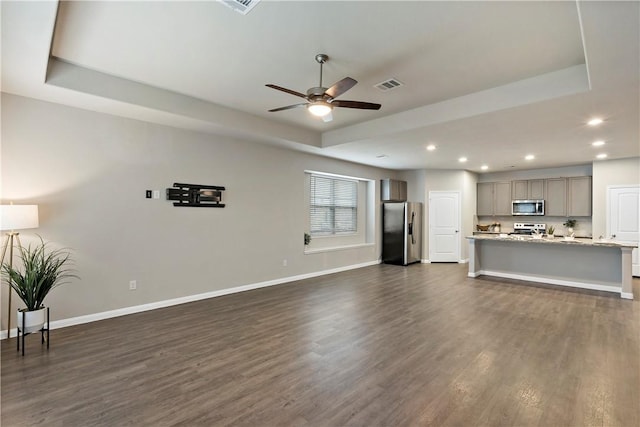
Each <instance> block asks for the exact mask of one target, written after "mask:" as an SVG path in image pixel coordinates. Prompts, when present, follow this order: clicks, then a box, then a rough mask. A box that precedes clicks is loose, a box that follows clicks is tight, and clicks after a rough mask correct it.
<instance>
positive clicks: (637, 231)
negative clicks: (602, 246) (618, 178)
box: [607, 186, 640, 276]
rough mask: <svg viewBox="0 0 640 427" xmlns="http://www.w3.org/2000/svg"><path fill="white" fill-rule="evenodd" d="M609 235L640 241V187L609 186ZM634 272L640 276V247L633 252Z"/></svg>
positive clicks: (634, 241)
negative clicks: (639, 255) (639, 253)
mask: <svg viewBox="0 0 640 427" xmlns="http://www.w3.org/2000/svg"><path fill="white" fill-rule="evenodd" d="M607 200H608V201H609V206H608V209H607V237H609V236H610V237H613V238H614V239H615V240H616V241H620V242H626V243H635V244H638V242H639V241H640V187H638V186H633V187H609V188H608V189H607ZM632 263H633V266H632V274H633V275H634V276H640V260H639V259H638V249H637V248H636V249H634V250H633V253H632Z"/></svg>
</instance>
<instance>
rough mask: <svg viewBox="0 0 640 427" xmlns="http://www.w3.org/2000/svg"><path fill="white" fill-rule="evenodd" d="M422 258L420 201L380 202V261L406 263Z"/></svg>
mask: <svg viewBox="0 0 640 427" xmlns="http://www.w3.org/2000/svg"><path fill="white" fill-rule="evenodd" d="M421 258H422V203H416V202H398V203H383V204H382V262H384V263H386V264H398V265H408V264H411V263H414V262H420V261H421Z"/></svg>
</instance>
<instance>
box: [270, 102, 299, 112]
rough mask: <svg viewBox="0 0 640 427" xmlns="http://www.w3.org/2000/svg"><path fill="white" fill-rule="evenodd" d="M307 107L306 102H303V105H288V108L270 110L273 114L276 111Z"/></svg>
mask: <svg viewBox="0 0 640 427" xmlns="http://www.w3.org/2000/svg"><path fill="white" fill-rule="evenodd" d="M305 105H308V104H307V103H306V102H303V103H302V104H293V105H287V106H286V107H280V108H274V109H273V110H269V112H270V113H273V112H276V111H283V110H291V109H292V108H298V107H304V106H305Z"/></svg>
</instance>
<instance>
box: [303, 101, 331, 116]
mask: <svg viewBox="0 0 640 427" xmlns="http://www.w3.org/2000/svg"><path fill="white" fill-rule="evenodd" d="M307 110H309V112H310V113H311V114H313V115H314V116H317V117H324V116H326V115H327V114H329V113H330V112H331V110H333V107H332V106H331V105H330V104H328V103H326V102H324V101H317V102H314V103H312V104H309V105H307Z"/></svg>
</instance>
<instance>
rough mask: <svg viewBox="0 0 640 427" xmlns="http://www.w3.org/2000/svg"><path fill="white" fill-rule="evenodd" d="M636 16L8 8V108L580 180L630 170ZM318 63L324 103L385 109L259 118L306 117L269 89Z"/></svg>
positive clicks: (501, 7) (385, 160)
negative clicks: (599, 170)
mask: <svg viewBox="0 0 640 427" xmlns="http://www.w3.org/2000/svg"><path fill="white" fill-rule="evenodd" d="M639 6H640V3H638V2H636V1H634V2H615V1H605V2H593V1H588V2H582V1H580V2H578V3H576V2H572V1H555V2H547V1H544V2H543V1H538V2H457V1H447V2H430V1H412V2H398V1H373V2H365V1H335V2H327V1H268V0H263V1H262V2H261V3H259V4H258V5H257V6H255V8H254V9H253V10H252V11H251V12H249V14H247V15H245V16H243V15H241V14H239V13H237V12H234V11H232V10H231V9H229V8H227V7H225V6H224V5H222V4H220V3H218V2H216V1H196V2H184V1H180V2H152V1H140V2H114V1H105V2H99V1H90V2H89V1H87V2H82V1H77V2H61V3H60V4H58V2H55V1H45V2H12V1H6V0H5V1H3V2H2V91H3V92H7V93H14V94H18V95H23V96H29V97H33V98H38V99H43V100H47V101H52V102H57V103H61V104H66V105H71V106H76V107H80V108H86V109H90V110H95V111H102V112H106V113H110V114H116V115H121V116H125V117H132V118H136V119H141V120H148V121H152V122H157V123H163V124H167V125H171V126H179V127H184V128H188V129H195V130H199V131H205V132H210V133H215V134H221V135H230V136H237V137H242V138H245V139H250V140H252V141H255V142H256V143H269V144H277V145H281V146H285V147H288V148H292V149H298V150H303V151H306V152H313V153H317V154H321V155H327V156H331V157H337V158H342V159H346V160H351V161H355V162H360V163H365V164H370V165H375V166H381V167H387V168H393V169H419V168H446V169H460V168H463V169H468V170H472V171H476V172H480V166H481V165H483V164H486V165H488V166H489V169H488V172H495V171H501V170H508V169H512V168H516V169H531V168H543V167H559V166H566V165H575V164H584V163H590V162H592V161H594V159H595V155H596V154H597V153H600V152H604V153H607V154H608V158H609V159H612V158H625V157H634V156H639V155H640V145H639V144H640V142H639V141H640V139H639V132H640V131H639V128H640V123H639V115H640V110H639V93H640V83H639V81H640V77H639V76H640V65H639V64H640V59H639V55H640V34H639V28H640V7H639ZM54 28H55V31H54ZM54 32H55V36H54ZM317 53H326V54H328V55H329V57H330V59H329V62H328V63H327V64H325V66H324V79H323V80H324V82H323V83H324V86H330V85H331V84H333V83H334V82H336V81H338V80H340V79H342V78H343V77H346V76H350V77H352V78H354V79H356V80H358V82H359V83H358V84H357V85H356V86H355V87H354V88H352V89H351V90H349V91H348V92H347V93H345V94H344V95H342V96H340V97H339V99H348V100H358V101H367V102H376V103H380V104H382V108H381V109H380V110H379V111H370V110H353V109H346V108H337V109H335V110H334V113H333V117H334V119H333V121H332V122H329V123H325V122H323V121H322V120H320V119H317V118H314V117H312V116H310V115H309V113H308V112H307V111H306V110H305V109H292V110H287V111H282V112H277V113H269V112H267V110H269V109H271V108H275V107H280V106H285V105H289V104H296V103H298V102H300V101H301V100H300V98H297V97H294V96H291V95H288V94H286V93H282V92H278V91H275V90H273V89H270V88H267V87H265V84H267V83H272V84H276V85H279V86H283V87H286V88H290V89H293V90H295V91H298V92H306V90H307V89H308V88H310V87H313V86H317V85H318V79H319V65H318V64H317V63H316V62H315V60H314V57H315V55H316V54H317ZM392 77H393V78H396V79H398V80H400V81H402V82H403V83H404V86H401V87H400V88H397V89H394V90H392V91H387V92H381V91H379V90H378V89H376V88H374V85H375V84H376V83H379V82H381V81H383V80H386V79H388V78H392ZM593 116H600V117H602V118H603V119H605V122H604V124H603V125H601V126H599V127H597V128H592V127H589V126H587V125H586V124H585V122H586V121H587V120H588V119H589V118H591V117H593ZM596 139H604V140H605V141H606V145H605V146H604V147H602V148H600V149H595V148H593V147H591V142H593V141H594V140H596ZM428 144H435V145H436V146H437V149H436V150H435V151H431V152H427V150H426V149H425V147H426V146H427V145H428ZM526 154H534V155H535V156H536V159H535V160H532V161H526V160H524V156H525V155H526ZM461 156H464V157H467V158H468V161H467V162H466V163H464V164H461V163H459V162H458V158H459V157H461Z"/></svg>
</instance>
